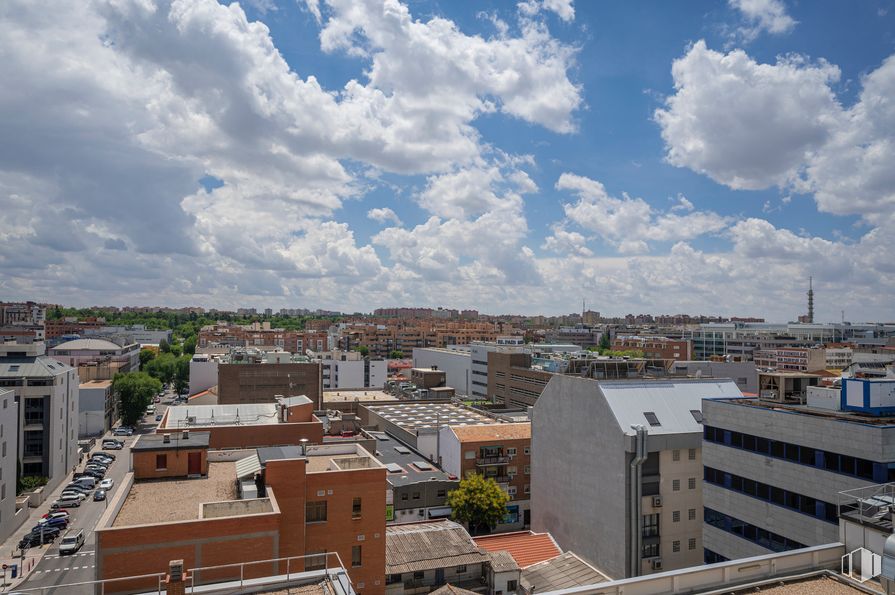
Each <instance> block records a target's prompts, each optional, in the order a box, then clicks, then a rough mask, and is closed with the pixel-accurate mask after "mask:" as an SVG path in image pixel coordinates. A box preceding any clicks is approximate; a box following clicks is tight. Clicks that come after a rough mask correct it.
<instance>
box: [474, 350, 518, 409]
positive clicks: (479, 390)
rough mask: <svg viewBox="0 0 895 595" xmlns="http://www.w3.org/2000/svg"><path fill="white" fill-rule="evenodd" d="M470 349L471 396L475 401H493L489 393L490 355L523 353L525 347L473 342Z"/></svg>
mask: <svg viewBox="0 0 895 595" xmlns="http://www.w3.org/2000/svg"><path fill="white" fill-rule="evenodd" d="M469 349H470V358H471V359H470V370H469V371H470V375H471V376H470V378H471V380H470V384H471V386H470V393H469V394H470V395H471V396H472V397H473V398H475V399H481V400H489V401H490V400H491V396H490V395H489V393H488V354H489V353H492V352H500V353H523V352H524V351H525V345H523V344H521V343H519V344H515V343H514V344H502V343H497V342H473V343H470V345H469Z"/></svg>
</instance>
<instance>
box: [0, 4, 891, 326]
mask: <svg viewBox="0 0 895 595" xmlns="http://www.w3.org/2000/svg"><path fill="white" fill-rule="evenodd" d="M892 8H893V7H892V6H891V3H888V2H883V1H880V2H867V3H861V4H858V5H852V4H850V3H836V2H825V3H823V4H815V3H811V4H805V3H799V4H797V3H794V2H785V1H783V0H762V1H754V2H745V1H743V0H729V2H693V3H687V4H684V5H680V4H674V5H672V4H668V3H661V2H644V3H636V4H635V3H615V4H612V3H577V4H573V3H572V2H571V1H570V0H526V1H524V2H519V3H516V2H497V1H495V2H487V3H436V2H412V3H408V2H398V0H386V1H379V2H377V1H374V0H370V1H368V2H362V3H355V2H347V1H343V0H324V1H323V2H318V1H317V0H313V1H307V2H305V3H301V2H298V3H296V2H291V1H290V2H282V3H277V2H274V1H272V0H250V1H245V2H241V3H238V4H232V5H230V6H223V5H220V4H218V3H217V2H215V1H214V0H202V1H194V2H177V1H174V2H158V3H137V2H133V3H130V2H120V3H108V4H106V3H104V2H97V3H60V4H59V5H58V6H56V7H55V8H48V7H46V6H34V5H32V4H30V3H27V2H11V3H8V4H6V5H5V6H4V7H3V9H0V12H2V14H3V20H2V22H3V29H4V31H6V33H7V35H4V36H2V37H0V48H2V51H3V53H4V55H5V56H7V57H8V59H7V60H5V61H4V63H3V64H0V73H2V74H3V76H4V80H12V81H19V84H17V85H14V86H12V85H11V86H8V87H7V88H5V89H4V91H2V92H0V106H2V108H3V109H2V111H0V114H2V115H0V131H2V133H3V136H4V138H5V139H9V140H10V142H7V143H6V146H5V150H3V151H0V212H2V214H0V239H2V241H0V295H2V297H3V299H4V300H25V299H33V300H37V301H43V302H50V303H64V304H66V305H73V306H90V305H93V304H118V305H126V304H132V305H137V304H158V305H168V306H173V307H177V306H186V305H191V304H199V305H202V306H203V307H205V308H219V309H227V310H235V309H236V308H238V307H243V306H249V307H252V306H254V307H258V308H259V309H263V308H265V307H271V308H273V309H274V311H277V310H278V309H279V308H283V307H285V308H297V307H301V308H308V309H312V310H313V309H324V310H338V311H343V312H355V311H360V312H371V311H372V310H374V309H375V308H380V307H391V306H401V305H406V306H410V305H418V306H429V307H438V306H439V305H444V304H450V305H451V306H450V307H458V308H470V309H477V310H479V311H481V312H483V313H493V314H499V313H510V312H516V313H519V314H522V315H534V314H543V315H545V316H551V315H559V314H564V313H569V312H575V311H577V310H578V309H579V308H580V306H581V300H582V298H585V299H586V300H587V304H588V308H589V309H593V310H598V311H600V312H601V313H602V314H603V315H604V316H624V315H625V314H628V313H638V312H652V313H654V314H657V313H662V312H667V313H678V312H680V313H690V314H693V315H696V314H700V313H702V314H705V315H720V316H758V317H764V318H766V319H767V320H768V321H780V322H783V321H794V320H796V318H797V317H798V316H800V315H804V314H806V313H807V310H808V308H807V296H806V292H807V291H808V285H809V278H813V289H814V294H815V320H817V321H818V322H838V321H840V320H841V318H842V311H843V310H844V311H845V315H844V317H845V319H846V320H852V321H862V322H863V321H874V320H879V321H886V320H893V319H895V300H892V296H893V295H895V270H893V268H892V266H891V262H890V261H891V255H892V246H893V245H895V236H893V230H895V219H893V215H892V213H893V212H895V209H893V206H895V190H893V189H895V177H893V176H895V173H893V172H895V170H893V169H892V167H891V164H892V163H895V104H893V100H892V97H895V58H893V56H895V53H893V52H895V48H893V43H895V38H893V36H892V30H893V27H892V20H893V18H895V12H893V11H892V10H891V9H892ZM411 57H412V59H411Z"/></svg>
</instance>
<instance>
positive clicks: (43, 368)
mask: <svg viewBox="0 0 895 595" xmlns="http://www.w3.org/2000/svg"><path fill="white" fill-rule="evenodd" d="M72 370H74V368H72V367H71V366H69V365H68V364H63V363H62V362H60V361H58V360H55V359H53V358H52V357H50V356H48V355H38V356H33V355H32V356H27V355H26V356H21V357H19V356H15V355H8V356H4V355H2V354H0V378H52V377H55V376H59V375H60V374H65V373H67V372H70V371H72Z"/></svg>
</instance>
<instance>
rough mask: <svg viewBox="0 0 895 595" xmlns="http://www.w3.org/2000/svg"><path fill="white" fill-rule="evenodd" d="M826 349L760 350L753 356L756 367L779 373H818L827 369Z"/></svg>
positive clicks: (783, 348) (788, 348)
mask: <svg viewBox="0 0 895 595" xmlns="http://www.w3.org/2000/svg"><path fill="white" fill-rule="evenodd" d="M826 351H827V350H826V349H823V348H801V347H781V348H778V349H759V350H756V351H755V352H754V353H753V354H752V359H753V360H754V361H755V365H756V366H757V367H759V368H762V369H765V370H777V371H779V372H817V371H818V370H825V369H826V367H827V357H826Z"/></svg>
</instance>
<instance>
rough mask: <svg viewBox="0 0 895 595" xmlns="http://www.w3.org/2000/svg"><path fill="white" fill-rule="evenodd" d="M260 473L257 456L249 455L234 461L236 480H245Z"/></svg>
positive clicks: (259, 463) (259, 462)
mask: <svg viewBox="0 0 895 595" xmlns="http://www.w3.org/2000/svg"><path fill="white" fill-rule="evenodd" d="M259 471H261V461H260V460H259V459H258V454H257V453H256V454H253V455H249V456H247V457H246V458H244V459H239V460H238V461H236V478H237V479H245V478H246V477H255V474H256V473H258V472H259Z"/></svg>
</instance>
